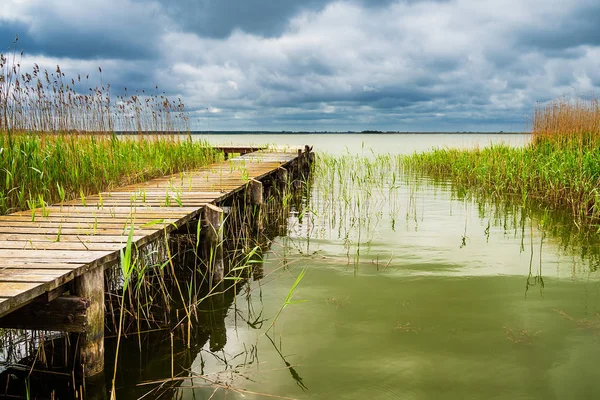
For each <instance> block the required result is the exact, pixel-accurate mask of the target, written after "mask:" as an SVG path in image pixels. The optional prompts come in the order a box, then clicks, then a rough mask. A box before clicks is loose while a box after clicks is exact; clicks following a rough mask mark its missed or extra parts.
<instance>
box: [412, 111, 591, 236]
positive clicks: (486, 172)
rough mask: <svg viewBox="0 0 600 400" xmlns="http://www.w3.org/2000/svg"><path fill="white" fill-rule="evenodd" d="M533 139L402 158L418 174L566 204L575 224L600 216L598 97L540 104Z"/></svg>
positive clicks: (552, 204) (474, 188)
mask: <svg viewBox="0 0 600 400" xmlns="http://www.w3.org/2000/svg"><path fill="white" fill-rule="evenodd" d="M532 122H533V123H532V126H533V132H532V141H531V143H530V144H529V145H527V146H525V147H523V148H511V147H509V146H506V145H493V146H490V147H487V148H483V149H475V150H456V149H435V150H433V151H431V152H428V153H422V154H414V155H412V156H409V157H405V158H404V159H403V165H404V167H405V168H407V169H408V170H410V171H412V172H413V173H417V174H425V175H427V176H430V177H432V178H434V179H435V180H438V181H448V182H451V184H452V185H454V186H455V187H456V188H458V189H459V190H472V191H476V192H484V193H487V194H491V195H495V196H512V197H514V196H516V197H517V198H520V199H522V201H526V200H527V199H534V200H536V201H538V202H540V203H541V204H543V205H545V206H546V207H551V208H561V209H566V210H568V211H569V212H570V213H571V216H572V217H573V218H574V220H575V222H576V223H577V224H582V223H583V224H596V223H597V222H598V220H599V219H600V192H599V189H600V188H599V183H600V180H599V177H600V107H599V102H598V100H597V99H594V100H589V101H584V100H565V99H559V100H556V101H554V102H551V103H549V104H546V105H544V106H538V107H537V108H536V110H535V112H534V114H533V120H532Z"/></svg>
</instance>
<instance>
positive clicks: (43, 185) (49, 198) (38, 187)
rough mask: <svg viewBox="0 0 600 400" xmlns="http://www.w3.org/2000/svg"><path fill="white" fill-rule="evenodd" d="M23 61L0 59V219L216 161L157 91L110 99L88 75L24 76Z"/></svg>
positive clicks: (176, 104) (178, 106) (177, 106)
mask: <svg viewBox="0 0 600 400" xmlns="http://www.w3.org/2000/svg"><path fill="white" fill-rule="evenodd" d="M14 45H15V48H16V45H17V41H15V43H14ZM22 55H23V53H22V52H21V53H17V52H16V51H15V50H13V51H12V52H11V51H9V53H8V54H0V181H1V182H2V183H1V184H0V215H2V214H7V213H11V212H14V211H19V210H25V209H34V208H36V207H42V208H44V207H45V205H46V204H50V203H55V202H59V201H65V200H69V199H73V198H76V197H81V199H82V202H85V197H86V196H87V195H89V194H95V193H98V192H100V191H104V190H108V189H110V188H112V187H115V186H120V185H125V184H130V183H136V182H140V181H143V180H147V179H150V178H154V177H157V176H162V175H167V174H172V173H175V172H179V171H183V170H187V169H191V168H197V167H200V166H204V165H207V164H209V163H211V162H214V161H216V160H219V159H221V157H222V156H221V155H220V154H218V153H216V152H215V151H214V150H213V149H211V148H210V147H209V145H208V144H207V143H206V142H204V141H192V138H191V136H189V133H190V131H189V118H188V116H187V113H186V112H185V108H184V104H183V102H182V101H181V99H177V100H176V101H175V100H171V99H169V98H168V97H167V95H166V93H164V92H162V93H161V92H159V91H158V87H155V92H153V93H149V92H146V90H141V91H135V92H134V93H131V94H128V92H127V88H123V89H122V90H121V91H120V93H113V92H111V90H112V89H111V86H110V84H106V85H104V84H102V83H101V84H100V85H93V84H92V83H91V81H90V78H89V75H85V76H81V75H77V77H74V78H68V77H66V76H65V73H64V72H62V70H61V68H60V66H57V67H56V70H55V71H47V70H41V69H40V68H39V66H38V65H37V64H36V65H34V67H33V70H32V71H30V72H23V71H22V70H21V57H22ZM98 70H99V73H100V75H101V74H102V69H101V68H98ZM119 132H120V133H123V134H124V135H117V133H119ZM132 133H135V135H132ZM184 133H186V134H188V138H187V139H186V140H182V139H181V136H182V134H184Z"/></svg>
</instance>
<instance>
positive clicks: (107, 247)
mask: <svg viewBox="0 0 600 400" xmlns="http://www.w3.org/2000/svg"><path fill="white" fill-rule="evenodd" d="M126 244H127V237H125V236H124V240H123V241H122V242H120V243H85V242H63V241H59V242H57V241H54V242H32V241H29V240H24V241H10V242H0V249H23V250H91V251H117V250H120V249H122V248H124V247H125V246H126Z"/></svg>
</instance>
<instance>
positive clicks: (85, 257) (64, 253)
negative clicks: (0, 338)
mask: <svg viewBox="0 0 600 400" xmlns="http://www.w3.org/2000/svg"><path fill="white" fill-rule="evenodd" d="M112 253H115V252H113V251H88V250H16V249H0V260H3V259H9V258H15V259H21V260H26V259H27V260H30V259H33V260H54V261H58V260H60V261H64V260H81V262H83V263H85V262H86V261H91V260H96V259H100V258H103V257H106V256H108V255H111V254H112ZM0 294H2V291H0Z"/></svg>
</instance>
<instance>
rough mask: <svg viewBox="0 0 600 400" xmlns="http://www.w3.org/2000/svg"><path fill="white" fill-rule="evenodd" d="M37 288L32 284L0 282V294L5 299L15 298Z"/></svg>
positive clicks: (36, 284)
mask: <svg viewBox="0 0 600 400" xmlns="http://www.w3.org/2000/svg"><path fill="white" fill-rule="evenodd" d="M37 286H39V283H33V282H0V293H2V296H5V297H15V296H18V295H20V294H22V293H24V292H26V291H28V290H31V289H34V288H35V287H37Z"/></svg>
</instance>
